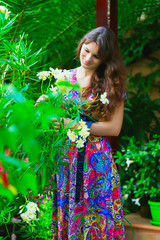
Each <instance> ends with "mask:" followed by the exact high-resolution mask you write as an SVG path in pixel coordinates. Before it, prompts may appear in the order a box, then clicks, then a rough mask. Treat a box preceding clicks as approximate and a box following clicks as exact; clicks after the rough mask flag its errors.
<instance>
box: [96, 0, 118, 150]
mask: <svg viewBox="0 0 160 240" xmlns="http://www.w3.org/2000/svg"><path fill="white" fill-rule="evenodd" d="M117 6H118V3H117V0H96V26H97V27H100V26H104V27H109V28H111V29H112V30H113V31H114V33H115V34H116V36H117V29H118V28H117V20H118V7H117ZM109 142H110V144H111V147H112V149H113V152H114V151H115V150H117V149H118V137H109Z"/></svg>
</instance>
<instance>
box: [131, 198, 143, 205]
mask: <svg viewBox="0 0 160 240" xmlns="http://www.w3.org/2000/svg"><path fill="white" fill-rule="evenodd" d="M139 200H140V198H134V199H132V202H135V205H137V206H141V204H140V202H139Z"/></svg>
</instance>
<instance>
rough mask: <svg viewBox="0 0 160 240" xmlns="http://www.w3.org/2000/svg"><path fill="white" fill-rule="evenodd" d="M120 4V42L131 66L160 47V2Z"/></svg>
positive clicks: (120, 2)
mask: <svg viewBox="0 0 160 240" xmlns="http://www.w3.org/2000/svg"><path fill="white" fill-rule="evenodd" d="M118 2H119V6H118V8H119V15H118V17H119V18H118V21H119V42H120V45H121V50H122V54H123V56H124V60H125V63H126V64H127V65H129V64H130V63H132V62H134V61H137V60H139V59H141V58H142V57H145V56H147V55H148V54H149V53H151V52H153V51H154V50H157V49H158V48H159V47H160V41H159V39H160V33H159V31H158V29H159V27H160V22H159V17H160V6H159V1H158V0H152V1H150V0H149V1H139V0H135V1H128V0H124V1H118Z"/></svg>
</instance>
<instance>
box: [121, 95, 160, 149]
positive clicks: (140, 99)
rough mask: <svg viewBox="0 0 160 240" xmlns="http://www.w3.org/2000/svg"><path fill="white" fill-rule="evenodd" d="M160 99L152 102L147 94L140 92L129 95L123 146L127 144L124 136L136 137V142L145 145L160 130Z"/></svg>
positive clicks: (123, 129) (125, 114)
mask: <svg viewBox="0 0 160 240" xmlns="http://www.w3.org/2000/svg"><path fill="white" fill-rule="evenodd" d="M159 109H160V99H155V100H151V98H150V96H149V94H148V93H147V92H144V93H143V92H142V91H140V90H138V91H137V92H131V91H130V92H129V93H128V102H127V103H126V106H125V113H124V121H123V128H122V131H121V134H120V138H121V145H124V144H126V140H125V139H123V136H128V137H132V136H134V137H135V139H136V141H139V142H140V143H143V142H144V141H148V140H149V139H150V138H152V136H153V135H154V134H156V133H157V134H160V132H159V131H160V130H159V115H158V113H159Z"/></svg>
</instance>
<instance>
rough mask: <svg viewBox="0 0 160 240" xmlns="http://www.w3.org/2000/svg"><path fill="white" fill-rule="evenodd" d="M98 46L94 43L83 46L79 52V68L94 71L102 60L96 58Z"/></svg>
mask: <svg viewBox="0 0 160 240" xmlns="http://www.w3.org/2000/svg"><path fill="white" fill-rule="evenodd" d="M98 48H99V47H98V45H97V44H96V43H95V42H90V43H88V44H85V43H84V44H83V45H82V48H81V51H80V62H81V66H82V67H83V68H85V69H89V70H96V69H97V67H98V66H99V65H100V64H101V62H102V60H101V59H100V57H99V56H98Z"/></svg>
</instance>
